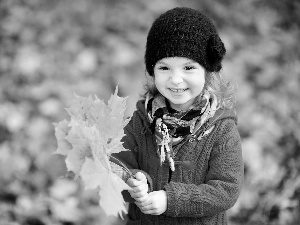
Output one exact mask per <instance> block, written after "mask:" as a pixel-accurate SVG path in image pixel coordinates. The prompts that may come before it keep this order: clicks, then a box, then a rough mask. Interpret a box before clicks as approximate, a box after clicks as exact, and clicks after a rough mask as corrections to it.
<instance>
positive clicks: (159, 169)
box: [115, 100, 244, 225]
mask: <svg viewBox="0 0 300 225" xmlns="http://www.w3.org/2000/svg"><path fill="white" fill-rule="evenodd" d="M144 103H145V102H144V101H143V100H140V101H138V103H137V110H136V111H135V112H134V114H133V116H132V118H131V120H130V122H129V124H128V125H127V126H126V127H125V134H126V136H125V137H124V138H123V140H122V141H123V142H124V147H125V148H127V149H129V150H131V151H125V152H120V153H118V154H116V155H115V156H116V157H118V158H119V159H120V160H121V161H122V162H123V163H124V164H126V165H127V166H128V168H132V169H138V170H141V171H143V173H144V174H146V177H147V179H148V184H149V188H150V191H158V190H162V189H163V190H165V191H166V193H167V210H166V211H165V212H164V213H163V214H161V215H158V216H157V215H146V214H143V213H142V212H141V211H140V209H139V208H138V207H137V206H136V205H135V204H134V203H133V202H134V199H132V198H131V196H130V195H129V193H128V191H124V192H123V196H124V199H125V201H127V202H130V204H129V212H128V217H129V220H128V222H127V225H179V224H180V225H196V224H197V225H212V224H214V225H220V224H227V218H226V210H228V209H229V208H231V207H232V206H233V205H234V204H235V203H236V201H237V199H238V196H239V193H240V191H241V187H242V181H243V175H244V164H243V158H242V148H241V139H240V136H239V133H238V130H237V124H236V122H237V119H236V116H235V113H233V111H230V110H223V109H219V110H218V111H217V112H216V113H215V115H214V117H213V118H211V120H210V121H211V124H210V128H212V131H211V132H210V133H209V134H207V135H206V136H204V137H202V138H201V139H200V138H199V139H200V140H198V139H197V137H196V138H190V139H189V138H186V140H184V143H183V144H179V146H177V148H178V149H177V150H178V152H177V154H176V156H175V158H174V160H175V161H190V162H192V163H193V165H195V168H193V169H190V168H186V167H184V166H182V164H180V163H177V164H176V165H175V171H173V172H172V171H171V170H170V169H169V165H168V163H163V164H162V165H161V163H160V159H159V156H158V153H157V144H156V140H155V136H154V135H153V134H152V132H151V129H150V123H149V121H148V119H147V115H146V112H145V105H144ZM174 150H176V147H175V149H174Z"/></svg>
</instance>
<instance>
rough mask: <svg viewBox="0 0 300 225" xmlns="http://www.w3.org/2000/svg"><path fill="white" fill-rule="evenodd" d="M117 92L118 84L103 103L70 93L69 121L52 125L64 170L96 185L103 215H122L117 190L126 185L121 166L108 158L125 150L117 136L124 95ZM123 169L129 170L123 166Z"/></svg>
mask: <svg viewBox="0 0 300 225" xmlns="http://www.w3.org/2000/svg"><path fill="white" fill-rule="evenodd" d="M117 94H118V87H116V90H115V93H114V94H113V95H112V96H111V97H110V99H109V100H108V103H107V104H106V103H105V102H104V101H103V100H100V99H99V98H98V97H97V96H95V99H93V98H92V97H91V96H89V97H87V98H86V97H81V96H78V95H76V94H74V99H73V101H72V104H71V106H70V107H69V108H66V111H67V112H68V114H69V116H70V117H71V118H70V121H66V120H64V121H62V122H60V123H58V124H55V125H54V126H55V136H56V139H57V142H58V148H57V150H56V152H55V153H56V154H62V155H65V156H66V159H65V163H66V166H67V169H68V172H72V174H73V173H74V175H75V178H78V177H80V178H81V179H82V180H83V182H84V185H85V188H87V189H95V188H100V189H99V196H100V201H99V205H100V206H101V207H103V209H104V211H105V212H106V213H107V215H114V216H118V215H120V216H121V217H122V215H123V213H124V212H126V207H125V202H124V200H123V197H122V194H121V191H123V190H127V189H129V186H128V185H127V184H126V183H125V182H124V181H123V180H122V179H121V178H122V176H123V173H122V172H121V169H122V167H120V166H117V165H111V162H110V160H109V158H110V157H112V156H111V154H112V153H118V152H120V151H128V150H127V149H125V148H124V147H123V143H122V142H121V139H122V138H123V137H124V135H125V134H124V127H125V126H126V124H127V123H128V121H129V119H127V120H124V113H125V110H126V100H127V98H122V97H119V96H118V95H117ZM121 164H122V163H121ZM123 170H125V171H126V172H127V173H129V174H131V172H130V171H129V170H128V169H127V168H123ZM131 175H132V174H131Z"/></svg>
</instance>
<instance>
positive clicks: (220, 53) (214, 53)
mask: <svg viewBox="0 0 300 225" xmlns="http://www.w3.org/2000/svg"><path fill="white" fill-rule="evenodd" d="M206 53H207V58H208V61H209V62H210V64H211V70H212V71H219V70H220V69H221V68H222V64H221V61H222V59H223V57H224V55H225V53H226V49H225V46H224V43H223V42H222V40H221V39H220V37H219V36H218V35H217V34H213V35H211V36H210V37H209V39H208V41H207V48H206Z"/></svg>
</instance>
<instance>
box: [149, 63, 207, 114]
mask: <svg viewBox="0 0 300 225" xmlns="http://www.w3.org/2000/svg"><path fill="white" fill-rule="evenodd" d="M154 82H155V85H156V88H157V89H158V91H159V92H160V93H161V94H162V95H163V96H165V97H166V98H167V99H168V100H169V103H170V105H171V107H172V108H173V109H176V110H179V111H180V110H187V109H189V107H190V106H191V105H192V104H193V103H194V101H195V98H196V97H197V96H198V95H199V94H200V93H201V91H202V89H203V87H204V83H205V69H204V68H203V67H202V66H201V65H200V64H199V63H197V62H195V61H193V60H191V59H188V58H183V57H170V58H163V59H161V60H159V61H158V62H157V63H156V64H155V67H154Z"/></svg>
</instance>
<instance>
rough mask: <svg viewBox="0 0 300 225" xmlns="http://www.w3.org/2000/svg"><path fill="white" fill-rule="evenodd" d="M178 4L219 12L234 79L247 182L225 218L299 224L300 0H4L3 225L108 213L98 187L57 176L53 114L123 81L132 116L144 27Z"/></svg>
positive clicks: (141, 72) (68, 224) (93, 220)
mask: <svg viewBox="0 0 300 225" xmlns="http://www.w3.org/2000/svg"><path fill="white" fill-rule="evenodd" d="M176 6H188V7H192V8H196V9H200V10H201V11H202V12H204V13H205V14H207V15H208V16H209V17H211V18H212V19H213V21H214V23H215V24H216V26H217V27H218V30H219V32H220V36H221V38H222V39H223V41H224V42H225V45H226V48H227V55H226V58H225V60H224V66H223V67H224V69H223V71H222V73H223V75H224V76H225V77H226V78H227V79H228V80H230V81H231V82H233V83H236V84H237V86H238V91H237V112H238V115H239V124H238V127H239V131H240V134H241V137H242V144H243V154H244V160H245V182H244V188H243V191H242V193H241V196H240V198H239V200H238V202H237V204H236V205H235V206H234V207H233V208H232V209H231V210H230V211H229V221H230V223H229V224H230V225H263V224H271V225H296V224H300V171H299V169H300V104H299V103H300V44H299V40H300V29H299V27H300V1H299V0H269V1H268V0H201V1H196V0H194V1H193V0H190V1H183V0H182V1H179V0H178V1H176V0H164V1H159V0H151V1H149V0H131V1H129V0H1V1H0V44H1V45H0V224H1V225H19V224H22V225H44V224H45V225H60V224H64V225H79V224H80V225H86V224H89V225H90V224H104V225H105V224H106V222H104V221H103V212H102V210H101V209H100V208H99V207H98V198H97V195H96V194H95V193H94V192H92V191H84V190H83V188H82V185H81V183H80V182H74V181H71V180H68V179H60V177H61V176H63V175H64V174H65V173H66V168H65V163H64V158H63V157H61V156H59V155H53V154H52V153H53V152H54V151H55V150H56V148H57V145H56V139H55V136H54V127H53V124H52V123H54V122H59V121H61V120H63V119H65V118H68V116H67V113H66V111H65V110H64V108H66V107H68V106H69V105H70V103H71V101H72V99H73V93H74V92H75V93H77V94H79V95H82V96H88V95H89V94H96V95H97V96H98V97H99V98H102V99H105V100H107V99H108V98H109V97H110V95H111V94H112V93H113V92H114V89H115V87H116V85H117V84H118V85H119V94H120V95H121V96H129V99H128V109H127V111H126V115H127V116H130V115H131V113H132V112H133V110H134V108H135V103H136V101H137V100H138V99H139V96H140V94H142V93H143V84H144V83H145V80H146V79H145V78H146V76H145V67H144V62H143V57H144V48H145V42H146V35H147V31H148V29H149V28H150V26H151V23H152V21H153V20H154V19H155V18H156V17H157V16H158V15H159V14H160V13H162V12H164V11H166V10H168V9H170V8H173V7H176Z"/></svg>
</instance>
